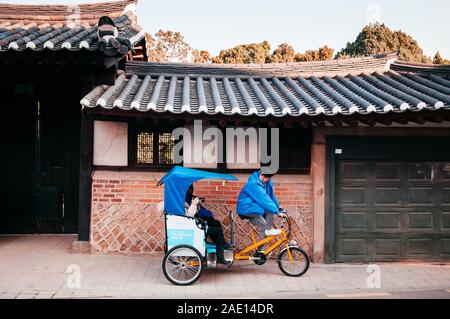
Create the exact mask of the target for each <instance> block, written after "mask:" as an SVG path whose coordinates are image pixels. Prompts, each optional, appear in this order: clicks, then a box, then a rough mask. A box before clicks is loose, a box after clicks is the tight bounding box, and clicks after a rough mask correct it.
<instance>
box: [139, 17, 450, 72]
mask: <svg viewBox="0 0 450 319" xmlns="http://www.w3.org/2000/svg"><path fill="white" fill-rule="evenodd" d="M145 37H146V42H147V55H148V60H149V61H157V62H181V63H183V62H194V63H218V64H223V63H231V64H236V63H244V64H249V63H258V64H261V63H286V62H301V61H325V60H331V59H333V54H334V49H332V48H329V47H328V46H326V45H325V46H323V47H320V48H318V49H317V50H307V51H305V52H303V53H300V52H295V50H294V48H293V47H292V45H290V44H288V43H281V44H279V45H278V46H277V47H276V48H275V49H274V50H273V51H271V47H270V44H269V42H268V41H263V42H260V43H247V44H240V45H237V46H235V47H232V48H229V49H224V50H221V51H220V53H219V55H217V56H211V54H210V53H209V52H208V51H206V50H197V49H193V48H192V47H191V46H190V45H189V44H188V43H187V42H186V41H185V39H184V37H183V35H182V34H181V33H180V32H173V31H168V30H167V31H165V30H159V31H158V32H157V33H156V34H155V35H153V36H152V35H150V34H146V35H145ZM391 52H399V59H400V60H403V61H408V62H423V63H435V64H450V60H446V59H444V58H442V57H441V55H440V53H439V51H438V52H436V54H435V56H434V58H433V60H432V59H431V58H429V57H427V56H425V55H424V54H423V50H422V49H421V48H420V46H419V45H418V43H417V41H416V40H414V39H413V38H412V37H411V36H410V35H408V34H406V33H404V32H402V31H392V30H390V29H389V28H388V27H386V26H385V25H384V24H380V23H375V24H369V25H367V26H365V27H364V28H363V29H362V31H361V32H360V33H359V34H358V36H357V37H356V39H355V41H353V42H348V43H347V45H346V46H345V48H343V49H342V50H341V51H339V52H338V53H337V54H336V57H335V58H338V59H347V58H351V57H360V56H369V55H374V54H385V53H391Z"/></svg>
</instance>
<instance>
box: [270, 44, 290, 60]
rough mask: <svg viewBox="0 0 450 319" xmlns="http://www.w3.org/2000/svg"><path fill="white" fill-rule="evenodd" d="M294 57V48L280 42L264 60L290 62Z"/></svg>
mask: <svg viewBox="0 0 450 319" xmlns="http://www.w3.org/2000/svg"><path fill="white" fill-rule="evenodd" d="M294 57H295V50H294V48H293V47H292V46H291V45H289V44H287V43H282V44H280V45H279V46H278V47H277V48H276V49H275V50H273V52H272V54H271V55H270V56H269V57H268V59H267V60H266V62H270V63H284V62H292V61H294Z"/></svg>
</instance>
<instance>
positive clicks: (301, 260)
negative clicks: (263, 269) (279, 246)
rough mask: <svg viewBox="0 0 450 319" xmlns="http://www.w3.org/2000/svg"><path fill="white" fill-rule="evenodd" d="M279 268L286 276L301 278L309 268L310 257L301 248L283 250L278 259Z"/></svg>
mask: <svg viewBox="0 0 450 319" xmlns="http://www.w3.org/2000/svg"><path fill="white" fill-rule="evenodd" d="M277 262H278V267H280V270H281V271H282V272H283V274H285V275H286V276H290V277H300V276H301V275H303V274H304V273H305V272H306V271H307V270H308V268H309V258H308V255H307V254H306V253H305V252H304V251H303V250H302V249H301V248H299V247H289V250H288V249H287V248H285V249H283V250H282V251H281V252H280V253H279V255H278V258H277Z"/></svg>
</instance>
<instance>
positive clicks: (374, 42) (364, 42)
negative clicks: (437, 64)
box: [336, 23, 430, 62]
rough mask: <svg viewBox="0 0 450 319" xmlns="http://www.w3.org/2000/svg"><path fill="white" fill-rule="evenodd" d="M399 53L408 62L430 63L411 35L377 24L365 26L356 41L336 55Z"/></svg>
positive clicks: (356, 55) (353, 55)
mask: <svg viewBox="0 0 450 319" xmlns="http://www.w3.org/2000/svg"><path fill="white" fill-rule="evenodd" d="M396 51H398V52H399V59H400V60H403V61H408V62H430V59H429V58H428V57H426V56H425V55H424V54H423V50H422V49H421V48H420V46H419V45H418V44H417V41H416V40H414V39H413V38H412V37H411V36H410V35H408V34H406V33H404V32H402V31H400V30H399V31H392V30H390V29H389V28H388V27H386V26H385V25H384V24H380V23H375V24H369V25H367V26H365V27H364V28H363V29H362V31H361V32H360V33H359V34H358V36H357V37H356V39H355V41H353V42H348V43H347V45H346V46H345V48H343V49H342V50H341V51H340V52H338V53H337V54H336V58H340V57H341V56H349V57H359V56H368V55H374V54H383V53H390V52H396Z"/></svg>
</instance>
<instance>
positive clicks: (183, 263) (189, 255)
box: [162, 245, 203, 286]
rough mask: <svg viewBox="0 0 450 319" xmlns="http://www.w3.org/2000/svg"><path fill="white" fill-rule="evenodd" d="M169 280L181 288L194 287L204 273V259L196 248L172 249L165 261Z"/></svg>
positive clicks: (184, 246) (165, 271)
mask: <svg viewBox="0 0 450 319" xmlns="http://www.w3.org/2000/svg"><path fill="white" fill-rule="evenodd" d="M162 266H163V272H164V276H166V278H167V280H168V281H170V282H171V283H173V284H175V285H179V286H187V285H192V284H193V283H194V282H196V281H197V280H198V279H199V278H200V276H201V274H202V271H203V258H202V256H201V254H200V253H199V251H198V250H197V249H195V248H194V247H191V246H187V245H180V246H175V247H173V248H171V249H170V250H169V251H168V252H167V253H166V255H165V256H164V259H163V264H162Z"/></svg>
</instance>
